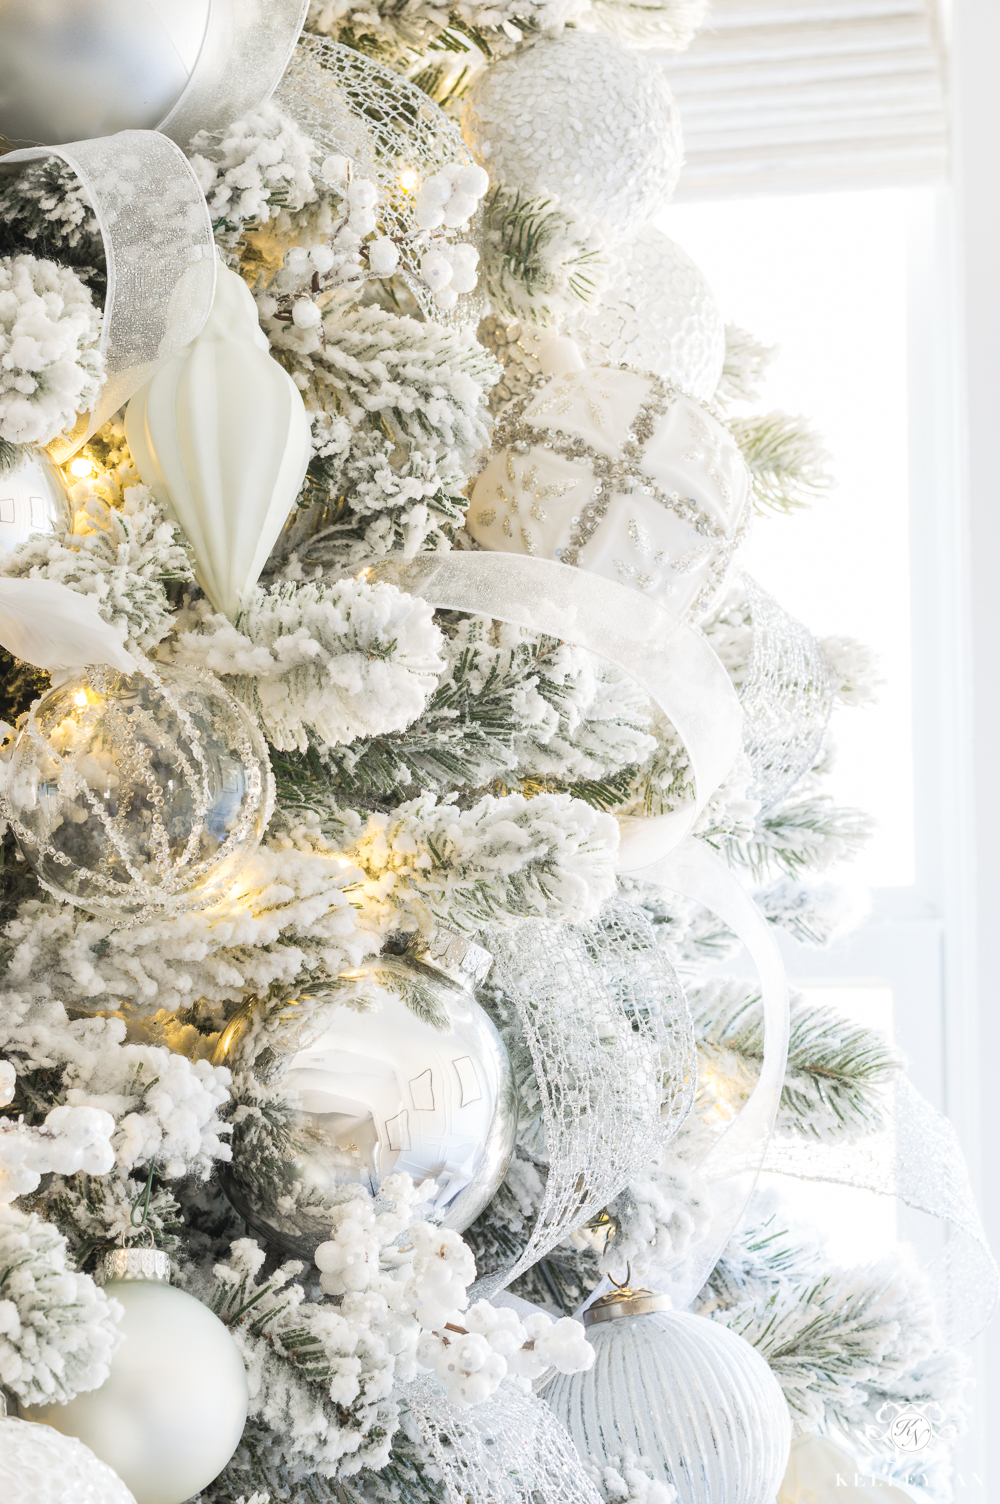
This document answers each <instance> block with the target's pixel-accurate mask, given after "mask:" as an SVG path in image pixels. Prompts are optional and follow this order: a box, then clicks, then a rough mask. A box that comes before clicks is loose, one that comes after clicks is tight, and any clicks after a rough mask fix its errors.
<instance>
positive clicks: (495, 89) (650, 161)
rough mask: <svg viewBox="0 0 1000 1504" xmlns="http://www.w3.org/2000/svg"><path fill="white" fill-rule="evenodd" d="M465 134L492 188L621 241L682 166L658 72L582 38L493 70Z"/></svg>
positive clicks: (619, 49) (468, 111) (482, 83)
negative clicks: (548, 206)
mask: <svg viewBox="0 0 1000 1504" xmlns="http://www.w3.org/2000/svg"><path fill="white" fill-rule="evenodd" d="M462 130H463V133H464V135H465V139H466V140H467V141H468V143H469V145H470V146H471V147H472V149H473V150H474V151H475V152H476V153H477V154H478V156H479V157H480V159H481V160H482V161H483V162H484V163H485V164H486V166H487V167H488V169H489V172H490V176H491V178H492V179H493V180H494V181H495V182H501V183H504V184H505V185H506V186H507V187H509V188H520V189H521V190H522V191H523V192H524V193H525V194H527V195H528V196H529V197H543V198H547V199H554V200H556V201H557V202H558V203H559V204H561V205H563V206H565V207H567V208H571V209H573V210H575V211H576V213H577V214H579V215H580V216H581V217H582V218H583V219H585V220H591V221H595V222H596V221H600V222H602V223H604V224H607V225H613V226H614V228H615V232H616V235H619V236H627V235H631V234H633V233H634V232H635V231H636V230H638V229H639V228H640V226H642V225H644V224H646V223H647V221H649V220H650V219H652V218H653V217H654V216H655V215H656V214H657V213H658V211H659V210H660V209H662V208H663V206H664V205H665V204H666V203H667V202H668V200H669V199H670V196H671V194H672V193H673V191H674V188H675V186H676V183H677V177H678V174H679V172H680V169H681V163H682V161H683V158H684V148H683V143H682V140H681V126H680V117H679V115H678V113H677V107H676V105H675V104H674V99H673V95H672V94H671V92H670V89H669V87H668V85H667V80H666V76H665V74H664V72H663V68H662V67H661V65H660V64H659V63H658V62H655V61H650V60H649V59H648V58H644V57H642V56H641V55H639V54H637V53H634V52H630V51H629V50H628V49H627V48H625V47H623V46H621V44H620V43H619V42H616V41H615V40H614V39H613V38H612V37H607V36H595V35H593V34H591V33H589V32H583V31H566V32H563V34H562V36H559V37H541V38H539V40H538V41H537V42H534V43H533V44H532V45H531V46H530V47H522V48H519V49H518V51H517V52H515V53H512V54H511V56H510V57H507V58H502V59H501V60H500V61H499V62H495V63H494V64H493V65H492V67H490V68H488V69H487V70H486V72H485V73H484V74H483V75H482V77H481V78H480V79H479V81H478V82H477V83H476V85H475V87H474V88H473V89H472V90H471V92H470V94H469V97H468V100H467V103H466V107H465V112H464V115H463V117H462Z"/></svg>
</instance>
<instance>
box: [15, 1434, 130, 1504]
mask: <svg viewBox="0 0 1000 1504" xmlns="http://www.w3.org/2000/svg"><path fill="white" fill-rule="evenodd" d="M0 1499H2V1500H3V1504H136V1501H135V1498H134V1496H133V1495H132V1494H130V1493H129V1491H128V1489H127V1488H126V1487H125V1485H124V1483H123V1482H122V1480H121V1479H120V1478H119V1477H118V1474H117V1473H113V1472H112V1471H111V1469H110V1468H109V1467H108V1465H107V1463H106V1462H102V1461H101V1460H100V1458H99V1457H95V1456H94V1454H93V1452H92V1451H91V1450H90V1448H89V1447H85V1446H84V1444H83V1442H82V1441H77V1440H76V1439H75V1437H73V1436H62V1435H61V1434H60V1433H59V1432H58V1431H53V1429H52V1427H51V1426H36V1425H32V1424H31V1422H30V1421H26V1420H14V1419H13V1417H11V1416H7V1417H5V1418H3V1419H0Z"/></svg>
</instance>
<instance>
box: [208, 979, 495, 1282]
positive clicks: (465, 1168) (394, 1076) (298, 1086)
mask: <svg viewBox="0 0 1000 1504" xmlns="http://www.w3.org/2000/svg"><path fill="white" fill-rule="evenodd" d="M480 954H482V952H481V953H480ZM455 976H457V973H454V972H453V973H452V975H450V976H449V975H446V974H445V973H444V972H443V971H441V970H439V969H438V968H436V967H432V966H429V965H427V964H424V963H422V962H419V961H416V960H414V959H411V958H410V957H409V956H407V957H393V956H381V957H379V959H378V960H377V961H374V962H372V963H371V964H370V965H367V966H363V967H360V968H358V969H357V970H356V971H352V972H349V973H346V974H344V975H342V976H340V977H329V978H327V979H326V981H325V982H324V984H323V986H322V987H321V988H317V989H316V990H315V991H313V992H311V993H310V994H308V995H305V994H304V995H302V996H300V997H298V998H295V999H293V1000H291V1001H290V1002H286V1003H279V1004H274V1003H271V1004H268V1003H267V1002H264V1001H260V1000H254V1001H253V1002H252V1003H250V1004H249V1005H248V1006H247V1007H246V1008H245V1009H243V1011H242V1012H241V1013H239V1014H237V1016H236V1017H235V1018H234V1019H233V1020H232V1021H231V1023H230V1024H229V1026H228V1028H227V1029H226V1030H225V1032H224V1033H223V1035H222V1038H221V1039H220V1041H219V1046H218V1048H217V1050H216V1052H215V1055H214V1057H213V1059H214V1063H215V1064H216V1065H226V1066H228V1067H229V1068H230V1070H231V1071H232V1072H233V1075H234V1078H235V1079H234V1086H233V1093H234V1098H235V1100H236V1101H237V1102H238V1103H239V1104H240V1105H242V1106H244V1107H245V1108H247V1109H249V1110H248V1111H244V1112H242V1113H239V1114H238V1115H237V1120H236V1124H235V1128H234V1133H233V1141H232V1142H233V1158H232V1163H231V1164H229V1165H226V1166H224V1167H223V1172H222V1175H223V1186H224V1188H225V1191H226V1195H227V1196H228V1197H229V1199H230V1201H231V1202H232V1204H233V1206H234V1207H235V1208H236V1210H237V1211H238V1212H239V1213H240V1214H241V1216H243V1217H245V1218H246V1220H247V1222H248V1223H249V1224H250V1226H251V1227H252V1228H254V1230H255V1231H257V1232H259V1233H261V1234H263V1235H264V1236H265V1237H267V1238H269V1239H270V1240H271V1241H273V1242H275V1243H277V1244H278V1245H279V1246H280V1247H281V1248H283V1249H285V1250H286V1251H288V1252H289V1253H293V1254H295V1255H296V1256H297V1257H302V1258H309V1259H311V1258H312V1255H313V1253H314V1252H315V1250H316V1248H317V1247H318V1246H319V1244H320V1243H321V1242H323V1241H324V1239H326V1238H327V1237H329V1231H330V1218H329V1211H328V1208H329V1206H330V1204H331V1195H332V1194H333V1193H335V1192H336V1191H337V1190H338V1189H339V1188H340V1187H341V1186H344V1185H351V1184H356V1185H363V1186H366V1187H367V1188H368V1189H369V1190H371V1191H372V1192H377V1190H378V1187H379V1185H380V1183H381V1181H382V1180H383V1178H384V1177H385V1176H386V1175H389V1174H392V1173H400V1172H404V1171H405V1172H406V1173H407V1174H409V1175H410V1176H412V1178H413V1180H414V1182H415V1183H416V1184H417V1185H419V1184H421V1183H422V1182H425V1181H434V1182H436V1185H437V1190H436V1192H434V1193H433V1194H432V1195H430V1196H429V1198H428V1202H427V1205H426V1206H425V1207H424V1208H422V1210H421V1215H423V1216H426V1217H428V1218H429V1219H430V1220H432V1221H437V1222H441V1223H442V1224H443V1225H444V1226H445V1227H451V1228H454V1229H456V1230H457V1231H459V1232H461V1231H462V1230H463V1229H464V1228H466V1227H468V1226H469V1224H470V1222H472V1221H474V1219H475V1218H476V1217H477V1216H478V1215H479V1213H480V1212H481V1211H482V1210H483V1208H484V1207H485V1206H486V1205H487V1203H488V1202H489V1201H490V1200H491V1199H492V1197H493V1195H494V1194H495V1192H496V1189H497V1187H498V1186H499V1184H500V1181H501V1180H502V1179H503V1176H504V1173H505V1171H506V1169H507V1164H508V1161H509V1160H510V1156H511V1152H512V1150H513V1147H514V1131H515V1128H516V1124H517V1094H516V1090H515V1087H514V1080H513V1074H512V1072H511V1067H510V1061H509V1059H508V1056H507V1051H506V1049H505V1047H504V1045H503V1042H502V1041H501V1039H500V1036H499V1034H498V1033H497V1031H496V1029H495V1028H494V1027H493V1024H492V1023H491V1022H490V1020H489V1018H488V1017H487V1015H486V1014H485V1013H484V1012H483V1010H482V1008H480V1006H479V1004H478V1003H477V1002H476V1000H475V998H474V997H473V995H472V992H471V990H469V988H468V987H467V986H464V985H462V983H461V982H460V981H458V980H455V979H453V978H454V977H455Z"/></svg>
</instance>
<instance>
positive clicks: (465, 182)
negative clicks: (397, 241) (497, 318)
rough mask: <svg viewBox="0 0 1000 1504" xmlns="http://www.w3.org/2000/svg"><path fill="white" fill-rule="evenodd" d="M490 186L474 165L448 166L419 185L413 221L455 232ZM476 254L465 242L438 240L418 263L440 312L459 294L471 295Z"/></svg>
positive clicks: (476, 259) (466, 220) (458, 164)
mask: <svg viewBox="0 0 1000 1504" xmlns="http://www.w3.org/2000/svg"><path fill="white" fill-rule="evenodd" d="M489 186H490V180H489V174H488V173H487V172H486V171H485V170H484V169H483V168H482V167H477V166H475V165H474V164H467V165H466V166H462V165H461V164H460V163H457V162H456V163H452V164H451V165H450V166H448V167H443V168H442V169H441V171H440V172H435V173H434V174H433V175H432V176H431V177H429V178H426V179H425V180H424V182H423V183H421V185H420V188H419V190H418V192H417V197H416V204H415V218H416V222H417V225H418V227H419V228H420V229H421V230H427V231H433V230H439V229H442V228H443V229H445V230H457V229H460V228H461V227H462V226H463V225H465V224H468V222H469V220H470V219H471V218H472V216H473V214H474V213H475V212H476V209H477V208H478V206H479V202H480V200H481V199H482V197H483V195H484V194H485V192H486V190H487V188H489ZM478 268H479V252H478V251H477V250H476V248H475V246H473V245H469V244H468V243H467V242H464V241H462V242H459V243H458V244H457V245H452V244H450V243H449V242H447V241H445V240H443V239H440V240H434V241H432V242H431V244H430V245H429V246H428V248H427V250H426V251H425V252H424V254H423V256H422V257H421V260H420V275H421V277H422V278H423V280H424V282H426V284H427V286H428V287H429V288H430V290H431V292H432V293H433V294H434V301H435V302H436V304H437V306H438V307H439V308H442V309H448V308H454V307H455V304H456V303H457V302H458V297H459V294H460V293H463V292H472V291H473V290H474V289H475V286H476V281H477V278H478V276H479V270H478Z"/></svg>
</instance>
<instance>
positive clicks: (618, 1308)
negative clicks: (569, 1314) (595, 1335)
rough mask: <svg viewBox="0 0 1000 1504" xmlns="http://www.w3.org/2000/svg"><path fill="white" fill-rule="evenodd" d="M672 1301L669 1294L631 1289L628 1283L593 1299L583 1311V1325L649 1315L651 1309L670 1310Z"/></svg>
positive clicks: (651, 1311)
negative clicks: (591, 1303) (590, 1304)
mask: <svg viewBox="0 0 1000 1504" xmlns="http://www.w3.org/2000/svg"><path fill="white" fill-rule="evenodd" d="M673 1304H674V1303H673V1301H672V1300H671V1299H670V1296H669V1295H660V1294H658V1293H657V1292H656V1291H655V1290H633V1289H632V1287H631V1286H630V1285H616V1286H615V1288H614V1289H613V1290H611V1291H609V1292H608V1294H607V1295H602V1296H601V1297H600V1299H599V1300H595V1301H594V1304H593V1305H592V1306H588V1308H587V1310H586V1311H584V1313H583V1324H584V1326H594V1325H595V1323H596V1322H598V1321H617V1320H618V1319H619V1318H621V1317H623V1316H649V1315H651V1314H652V1313H653V1311H670V1310H672V1309H673Z"/></svg>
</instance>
